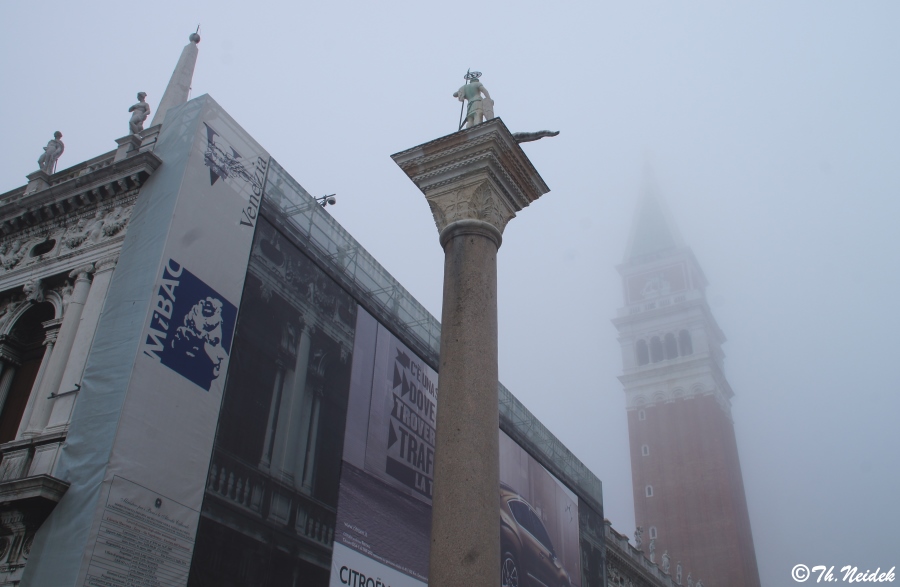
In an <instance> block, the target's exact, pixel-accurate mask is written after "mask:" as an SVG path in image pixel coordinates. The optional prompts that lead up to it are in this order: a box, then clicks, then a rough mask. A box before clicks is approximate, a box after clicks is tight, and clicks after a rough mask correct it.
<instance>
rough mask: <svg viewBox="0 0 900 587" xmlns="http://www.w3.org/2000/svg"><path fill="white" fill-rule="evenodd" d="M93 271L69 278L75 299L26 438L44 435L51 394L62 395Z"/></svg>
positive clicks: (76, 272)
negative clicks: (61, 385)
mask: <svg viewBox="0 0 900 587" xmlns="http://www.w3.org/2000/svg"><path fill="white" fill-rule="evenodd" d="M93 270H94V265H93V264H92V263H91V264H88V265H84V266H82V267H79V268H78V269H75V270H74V271H72V272H71V273H70V274H69V277H70V278H74V279H75V287H74V289H73V290H72V297H71V299H70V300H69V304H68V306H66V310H65V314H64V315H63V319H62V324H61V325H60V327H59V334H58V335H57V337H56V345H55V346H54V347H53V352H52V353H51V354H50V358H49V360H48V361H47V368H46V371H45V372H44V375H43V377H42V378H41V386H40V387H39V388H37V389H38V394H37V397H35V398H34V409H33V411H32V413H31V418H30V420H29V423H28V428H26V429H25V435H26V436H34V435H37V434H40V433H42V432H43V431H44V428H45V427H46V426H47V420H48V418H49V417H50V408H51V403H50V402H52V401H53V400H51V399H49V398H50V394H54V393H57V392H58V391H59V385H60V383H61V381H62V376H63V370H64V369H65V368H66V363H67V362H68V360H69V354H70V353H71V352H72V345H73V344H74V342H75V335H76V334H77V332H78V324H79V322H80V321H81V312H82V310H83V308H84V303H85V301H86V300H87V296H88V292H89V291H90V289H91V280H90V278H89V277H88V274H89V273H90V272H91V271H93Z"/></svg>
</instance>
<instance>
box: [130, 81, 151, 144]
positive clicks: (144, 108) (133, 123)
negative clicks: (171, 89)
mask: <svg viewBox="0 0 900 587" xmlns="http://www.w3.org/2000/svg"><path fill="white" fill-rule="evenodd" d="M146 97H147V92H138V95H137V99H138V101H137V104H135V105H134V106H132V107H131V108H129V109H128V111H129V112H131V113H132V115H131V120H129V121H128V131H129V132H130V133H131V134H133V135H136V134H140V132H141V131H142V130H144V121H145V120H147V117H148V116H150V104H147V102H145V101H144V98H146Z"/></svg>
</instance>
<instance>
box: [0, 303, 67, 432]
mask: <svg viewBox="0 0 900 587" xmlns="http://www.w3.org/2000/svg"><path fill="white" fill-rule="evenodd" d="M55 313H56V312H55V310H54V308H53V304H51V303H49V302H43V303H40V304H35V305H33V306H32V307H31V308H29V309H28V311H26V312H25V313H24V314H22V316H21V317H20V318H19V319H18V320H17V321H16V324H15V326H13V328H12V331H11V332H10V333H9V337H8V339H7V340H8V342H6V343H4V344H5V345H9V349H8V350H9V352H10V354H15V355H17V356H18V359H19V362H18V364H17V363H15V362H13V361H9V360H4V361H3V374H2V375H0V396H2V397H0V443H4V442H9V441H10V440H14V439H15V438H16V434H17V433H18V431H19V425H20V424H21V421H22V415H23V414H24V413H25V406H26V404H28V398H29V397H30V396H31V388H32V387H33V386H34V384H35V379H36V377H37V374H38V370H39V369H40V366H41V359H43V357H44V337H45V335H46V333H45V330H44V325H43V322H46V321H48V320H52V319H53V317H54V315H55Z"/></svg>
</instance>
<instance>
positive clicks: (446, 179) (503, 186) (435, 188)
mask: <svg viewBox="0 0 900 587" xmlns="http://www.w3.org/2000/svg"><path fill="white" fill-rule="evenodd" d="M391 157H392V158H393V159H394V161H395V162H396V163H397V165H399V166H400V168H401V169H402V170H403V171H404V173H406V175H407V176H408V177H409V178H410V179H411V180H412V181H413V183H415V184H416V186H418V188H419V189H420V190H421V191H422V193H423V194H425V198H426V200H427V201H428V205H429V207H430V208H431V212H432V214H433V215H434V221H435V224H437V228H438V231H439V232H441V234H444V231H445V229H447V227H449V226H450V225H452V224H453V223H454V222H459V221H463V220H465V221H467V222H468V223H469V224H472V222H471V221H477V222H485V223H487V224H489V225H491V227H492V228H491V230H497V232H498V236H499V234H500V233H502V232H503V229H504V228H505V227H506V223H507V222H509V221H510V219H512V218H513V217H514V216H515V215H516V212H518V211H519V210H521V209H522V208H524V207H525V206H527V205H528V204H530V203H531V202H533V201H534V200H536V199H538V198H539V197H541V195H542V194H545V193H547V192H548V191H549V189H550V188H548V187H547V184H546V183H544V180H543V179H541V176H540V174H538V172H537V170H536V169H535V168H534V166H533V165H532V164H531V161H529V160H528V157H527V156H526V155H525V153H524V151H522V148H521V147H520V146H519V143H518V142H517V141H516V139H515V137H513V135H512V134H511V133H510V132H509V129H507V128H506V126H505V125H504V124H503V121H502V120H500V119H499V118H495V119H493V120H489V121H487V122H484V123H482V124H478V125H476V126H473V127H472V128H468V129H466V130H463V131H460V132H456V133H453V134H451V135H447V136H445V137H441V138H439V139H436V140H434V141H431V142H429V143H425V144H422V145H419V146H418V147H413V148H412V149H408V150H406V151H403V152H400V153H396V154H394V155H392V156H391ZM477 222H476V223H477ZM498 244H499V243H498Z"/></svg>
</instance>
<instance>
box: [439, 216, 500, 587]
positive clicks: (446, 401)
mask: <svg viewBox="0 0 900 587" xmlns="http://www.w3.org/2000/svg"><path fill="white" fill-rule="evenodd" d="M464 224H466V223H465V222H461V223H457V225H464ZM477 224H483V223H480V222H477V221H476V223H473V224H472V225H471V226H470V227H468V228H467V227H465V226H463V227H458V226H457V227H454V226H452V225H451V226H450V227H448V229H447V230H448V231H452V232H450V234H449V235H448V236H449V238H446V239H445V238H444V236H445V235H442V239H441V240H442V242H444V243H445V244H444V255H445V257H444V300H443V310H442V313H441V358H440V371H439V373H440V391H439V394H438V412H437V442H436V448H435V473H434V498H433V510H432V529H431V553H432V556H431V564H430V570H429V583H428V584H429V585H430V586H431V587H458V586H460V585H466V586H469V587H496V586H497V585H498V584H499V580H500V497H499V487H500V472H499V471H500V464H499V451H500V448H499V436H498V435H499V432H498V428H497V426H498V422H499V410H498V407H497V401H498V397H497V246H498V243H497V241H496V240H495V238H494V237H493V235H491V234H490V232H489V231H485V230H483V229H481V230H479V229H478V228H479V227H478V226H477ZM454 229H455V230H454ZM494 232H496V231H494Z"/></svg>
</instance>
